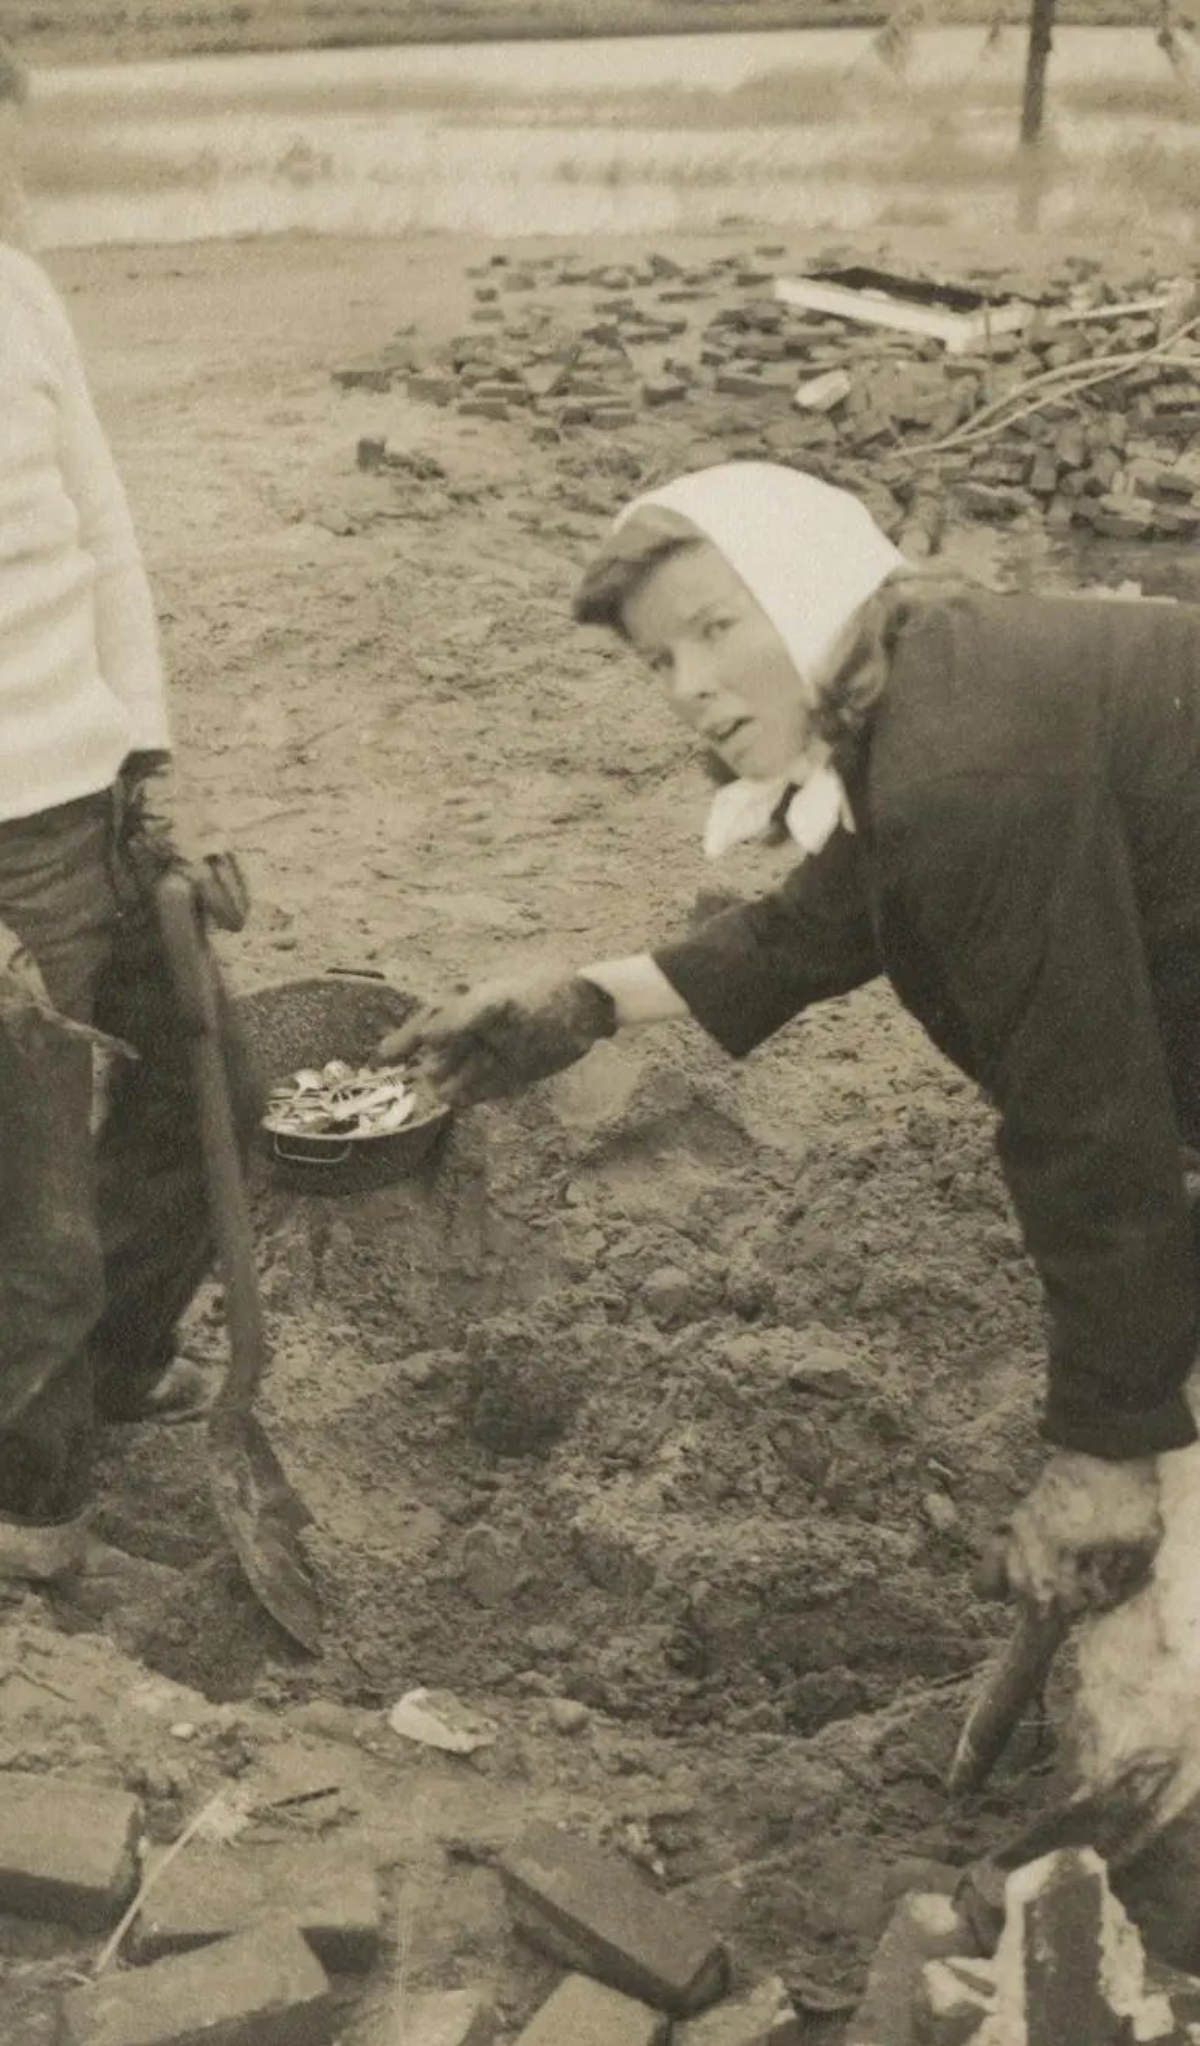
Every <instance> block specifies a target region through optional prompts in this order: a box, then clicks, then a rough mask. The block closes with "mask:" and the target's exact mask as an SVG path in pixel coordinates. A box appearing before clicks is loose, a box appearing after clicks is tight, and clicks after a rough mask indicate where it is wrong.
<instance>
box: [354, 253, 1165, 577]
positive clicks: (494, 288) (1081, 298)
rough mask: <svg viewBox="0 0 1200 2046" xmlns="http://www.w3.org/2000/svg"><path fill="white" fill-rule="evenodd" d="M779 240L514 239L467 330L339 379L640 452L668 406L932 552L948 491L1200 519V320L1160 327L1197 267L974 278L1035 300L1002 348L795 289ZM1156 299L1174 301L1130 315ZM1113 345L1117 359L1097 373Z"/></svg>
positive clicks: (1094, 517) (696, 432)
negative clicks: (557, 248) (857, 495)
mask: <svg viewBox="0 0 1200 2046" xmlns="http://www.w3.org/2000/svg"><path fill="white" fill-rule="evenodd" d="M782 254H783V251H782V250H781V249H780V248H778V247H775V246H760V247H759V248H757V249H756V250H755V251H754V253H753V255H752V256H751V257H749V258H747V257H745V256H738V255H724V256H720V257H717V258H715V259H713V260H711V261H708V262H705V263H703V264H700V265H696V266H694V267H684V266H683V265H681V264H679V263H676V262H674V261H672V259H671V258H670V257H668V256H665V255H662V254H657V253H654V254H650V255H648V256H646V257H645V258H644V259H642V260H639V261H638V262H637V263H635V264H629V265H626V266H623V267H615V266H600V267H597V266H595V265H589V264H587V263H586V262H585V261H582V260H579V259H577V258H572V257H570V256H561V255H555V256H549V257H543V258H536V259H530V260H528V261H524V262H515V263H514V262H510V261H509V259H508V258H507V257H504V256H496V257H493V259H492V261H491V263H490V264H487V265H484V266H477V267H476V268H475V269H473V270H472V271H471V272H470V273H469V274H470V275H471V276H472V278H473V279H474V280H475V281H474V295H475V301H476V303H475V307H474V311H473V315H472V324H471V328H470V329H469V331H467V332H464V333H462V334H460V335H458V336H456V337H454V338H453V339H452V340H451V341H450V342H449V343H448V344H446V345H445V346H444V347H443V348H441V349H439V350H437V351H435V352H434V353H432V354H427V353H425V352H423V351H422V350H421V349H420V347H419V345H418V344H417V343H416V342H415V341H414V340H413V338H412V337H411V336H407V335H402V336H399V337H398V338H397V340H396V341H395V342H394V343H393V344H391V345H390V346H389V347H388V348H387V349H385V350H384V351H383V353H382V354H381V355H380V356H379V357H378V358H377V359H372V360H371V361H369V362H366V363H360V364H357V365H351V366H349V367H347V368H345V369H342V370H339V371H337V372H335V375H336V378H337V381H338V382H340V383H342V384H343V385H352V384H359V385H365V386H367V387H368V388H373V389H379V390H383V389H388V388H390V387H391V386H393V385H402V386H406V388H407V390H408V392H409V394H410V395H411V396H412V397H414V398H416V399H419V400H422V401H425V402H427V403H430V404H433V405H437V406H442V407H453V408H454V409H455V410H457V411H458V412H459V413H461V414H464V415H466V416H468V417H478V418H484V419H492V420H501V421H504V420H507V421H516V422H518V423H520V424H522V425H524V427H525V428H526V430H527V432H528V435H529V438H530V440H531V441H532V442H534V443H536V444H540V445H544V446H546V447H548V448H550V449H553V448H554V447H556V446H558V445H560V444H561V443H563V442H570V441H572V440H575V439H577V438H578V437H580V436H587V437H588V439H589V440H591V441H593V442H594V437H595V435H597V434H603V435H605V436H614V435H619V436H621V437H622V439H624V440H627V441H629V442H630V444H632V445H633V446H634V447H635V448H636V447H637V446H638V444H639V437H640V436H641V435H643V434H644V433H645V431H646V429H648V428H649V427H650V426H651V425H653V429H654V433H655V436H656V440H657V443H658V444H660V445H661V444H663V443H664V440H665V444H666V445H667V447H668V449H669V451H670V452H671V453H674V452H675V445H674V442H678V443H679V444H680V446H681V447H682V448H684V449H686V445H687V437H688V436H689V435H690V437H691V438H692V439H693V440H701V439H703V440H705V441H707V442H710V443H711V442H712V441H714V440H715V441H717V442H720V443H722V444H723V445H724V446H725V447H726V448H727V450H728V452H729V453H730V454H731V455H744V454H762V455H765V456H768V457H770V458H772V459H774V460H778V461H785V462H790V463H793V464H794V465H796V466H798V467H803V468H808V469H812V470H815V471H816V472H817V473H819V474H822V475H825V476H827V477H828V478H829V479H830V480H832V481H836V482H843V483H846V484H847V485H849V486H850V487H853V488H857V489H859V490H860V491H861V492H863V493H864V494H866V495H867V496H868V497H869V499H870V501H871V503H872V509H873V510H874V511H875V512H876V515H877V516H878V517H879V518H880V519H881V522H882V523H883V524H884V525H885V527H886V528H887V530H888V531H889V532H891V533H892V534H893V535H894V536H896V537H899V538H900V539H901V541H902V544H903V545H904V546H905V548H906V551H908V552H910V553H912V554H914V555H916V556H923V555H926V554H928V553H930V552H932V551H934V550H935V549H936V548H937V546H938V544H939V539H940V534H941V530H942V525H943V521H944V518H945V516H946V511H947V508H948V501H949V507H950V508H952V509H954V508H956V509H958V510H959V511H960V512H965V513H967V514H969V515H971V516H974V517H977V518H981V519H985V520H988V521H993V522H1002V521H1007V520H1010V519H1012V518H1014V517H1015V516H1017V515H1020V514H1025V515H1027V516H1031V517H1035V518H1044V519H1045V521H1046V524H1047V525H1048V527H1049V528H1050V529H1051V530H1057V531H1065V530H1066V529H1067V528H1068V527H1070V526H1072V525H1083V526H1085V527H1087V528H1090V529H1091V530H1093V531H1095V532H1096V533H1098V534H1101V535H1105V536H1111V537H1119V538H1127V539H1135V538H1153V537H1164V538H1172V539H1186V538H1189V537H1190V536H1191V535H1192V534H1194V533H1195V531H1196V530H1197V528H1198V527H1200V334H1197V333H1195V332H1190V331H1189V332H1185V333H1184V334H1183V335H1182V336H1181V338H1180V339H1179V340H1178V341H1177V342H1176V343H1175V344H1174V345H1170V346H1165V347H1164V346H1162V345H1161V344H1162V343H1163V342H1164V341H1166V340H1167V338H1168V337H1169V335H1170V334H1172V333H1175V332H1177V331H1178V330H1179V329H1180V328H1181V327H1185V326H1186V324H1187V321H1188V318H1189V315H1190V313H1191V312H1194V310H1195V307H1194V306H1193V305H1192V303H1191V300H1190V297H1189V288H1188V287H1187V286H1186V284H1185V285H1184V286H1183V287H1182V290H1181V289H1180V287H1179V286H1178V283H1177V284H1176V286H1175V287H1174V288H1173V292H1168V290H1167V288H1166V287H1165V286H1163V285H1162V284H1161V283H1160V282H1159V281H1158V280H1156V279H1154V278H1153V277H1139V278H1133V279H1128V280H1122V284H1121V288H1120V291H1119V292H1118V291H1117V289H1116V288H1115V287H1114V286H1106V285H1104V284H1102V283H1100V282H1098V281H1097V280H1096V278H1095V277H1094V275H1092V274H1091V270H1090V266H1088V265H1086V264H1084V263H1081V262H1071V263H1068V264H1067V265H1065V266H1064V267H1063V268H1062V269H1061V270H1060V271H1058V272H1056V273H1055V274H1054V275H1053V276H1051V277H1049V278H1047V279H1045V280H1042V281H1040V282H1039V284H1038V286H1037V288H1036V289H1033V288H1031V286H1030V283H1029V280H1024V284H1023V283H1022V280H1021V279H1020V278H1018V277H1011V276H1005V277H1001V276H997V275H995V274H988V275H987V276H986V277H976V278H967V279H959V280H956V281H958V282H960V283H961V282H966V283H972V282H974V283H975V284H976V287H977V288H978V289H981V290H984V291H986V293H987V294H988V295H989V297H991V298H993V299H995V298H999V297H1003V296H1009V295H1011V296H1020V297H1024V298H1026V299H1027V300H1029V301H1031V302H1033V303H1035V304H1036V305H1037V308H1038V310H1037V312H1036V315H1035V317H1034V319H1033V322H1032V324H1031V325H1030V326H1029V327H1028V328H1026V330H1025V331H1024V332H1023V333H1022V334H1021V335H1019V336H1018V335H1013V334H996V335H994V336H993V337H992V339H991V342H990V345H989V347H988V350H987V353H986V354H984V353H979V354H969V355H951V354H948V353H947V352H946V351H945V349H944V347H943V345H942V343H941V342H940V341H939V340H936V339H926V338H923V337H920V336H912V335H904V334H897V333H893V332H891V331H889V330H886V329H882V328H864V327H863V326H860V325H858V324H856V323H853V322H849V321H844V320H841V319H839V318H835V317H832V316H830V315H827V314H820V313H816V312H812V311H809V310H807V309H804V308H800V307H794V306H788V305H785V304H783V303H782V302H781V301H780V300H779V299H778V298H776V297H775V296H774V289H773V288H774V282H775V277H776V275H777V273H778V272H779V271H780V269H781V268H782V266H781V264H780V260H779V259H780V258H781V257H782ZM1146 299H1150V300H1152V301H1160V302H1159V303H1151V304H1150V305H1149V306H1148V308H1147V309H1145V310H1131V311H1130V312H1128V313H1124V314H1121V313H1117V312H1115V311H1114V310H1113V308H1115V307H1116V306H1118V305H1121V304H1130V305H1132V306H1135V307H1140V306H1141V305H1142V304H1143V302H1144V301H1145V300H1146ZM1162 301H1165V302H1162ZM1155 350H1157V351H1158V352H1157V353H1154V352H1152V351H1155ZM1143 356H1144V357H1145V358H1146V359H1145V360H1141V359H1139V360H1137V361H1135V362H1130V361H1129V358H1141V357H1143ZM1109 358H1121V360H1122V368H1121V373H1120V374H1119V375H1115V374H1114V375H1110V376H1109V377H1108V378H1107V379H1106V380H1103V381H1101V380H1098V379H1099V378H1100V376H1101V373H1102V370H1103V368H1104V367H1108V366H1110V365H1109V362H1108V359H1109ZM1112 367H1114V368H1115V367H1116V365H1115V364H1114V365H1112ZM1033 379H1037V380H1039V381H1037V382H1036V383H1035V384H1034V385H1033V388H1029V386H1030V384H1031V380H1033ZM1089 379H1090V380H1091V381H1090V382H1088V384H1087V387H1086V388H1082V386H1083V385H1084V383H1085V380H1089ZM1077 387H1080V388H1077ZM671 427H675V428H676V429H677V431H676V433H675V435H674V440H673V439H672V435H671V433H670V431H667V433H666V434H665V436H664V429H670V428H671Z"/></svg>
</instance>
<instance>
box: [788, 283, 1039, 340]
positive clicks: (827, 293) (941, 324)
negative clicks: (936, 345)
mask: <svg viewBox="0 0 1200 2046" xmlns="http://www.w3.org/2000/svg"><path fill="white" fill-rule="evenodd" d="M775 296H776V298H777V299H780V300H782V302H783V304H784V305H795V306H803V307H805V308H806V309H807V310H808V311H809V312H814V313H832V314H833V315H834V316H835V317H836V318H838V319H841V320H856V321H858V322H859V323H860V324H861V325H863V326H867V327H891V328H893V329H894V330H895V332H897V333H899V334H924V335H925V336H926V338H928V339H931V340H934V341H940V342H942V343H943V345H944V347H945V348H946V351H947V353H948V354H950V355H965V354H966V353H967V352H968V350H970V349H975V348H979V347H980V346H983V347H986V346H987V337H988V335H989V334H1016V333H1020V331H1021V329H1022V328H1023V327H1027V326H1028V325H1029V322H1030V321H1031V320H1032V318H1033V307H1032V306H1028V305H1022V304H1017V303H1012V304H1007V305H996V306H982V307H981V308H980V309H979V311H978V312H971V313H953V312H947V311H945V310H944V309H942V308H940V307H938V306H924V305H910V304H906V303H905V302H904V301H903V300H902V299H897V298H892V297H890V296H889V295H888V294H887V293H886V292H883V291H878V292H876V291H851V290H849V289H848V288H847V287H846V286H845V285H844V284H824V283H822V282H821V281H820V280H819V279H818V278H815V277H777V278H776V280H775Z"/></svg>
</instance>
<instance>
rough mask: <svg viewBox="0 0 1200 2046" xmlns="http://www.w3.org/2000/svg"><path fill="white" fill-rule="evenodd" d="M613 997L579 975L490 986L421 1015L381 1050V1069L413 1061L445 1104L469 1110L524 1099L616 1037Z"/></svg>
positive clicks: (378, 1061) (465, 991) (459, 993)
mask: <svg viewBox="0 0 1200 2046" xmlns="http://www.w3.org/2000/svg"><path fill="white" fill-rule="evenodd" d="M616 1028H617V1016H616V1007H615V1004H614V1002H613V999H612V996H611V995H609V994H607V993H606V992H605V990H604V989H603V988H600V987H597V986H595V984H594V983H593V982H592V981H590V980H584V979H583V978H582V976H581V975H579V974H575V973H561V972H559V973H545V974H537V975H530V976H528V977H526V978H525V979H520V980H511V981H491V982H484V983H483V984H482V985H481V986H479V987H477V988H471V989H460V990H458V991H457V992H456V994H455V995H454V996H453V997H452V998H451V999H450V1000H448V1001H446V1002H443V1003H440V1004H438V1005H437V1006H435V1007H431V1008H427V1009H422V1010H420V1011H418V1013H417V1015H415V1016H414V1017H413V1018H412V1020H411V1021H410V1022H408V1023H406V1024H405V1025H404V1026H403V1028H402V1029H400V1030H393V1031H391V1032H390V1033H389V1034H388V1036H387V1037H385V1038H384V1039H383V1040H382V1042H381V1043H380V1044H378V1045H377V1046H376V1048H375V1051H374V1054H373V1057H374V1062H375V1064H376V1065H400V1064H402V1063H404V1061H406V1060H414V1061H415V1062H416V1063H417V1065H418V1066H419V1067H420V1070H421V1072H422V1073H423V1074H424V1076H425V1077H426V1078H427V1079H428V1081H429V1082H430V1084H431V1086H432V1087H433V1088H434V1091H435V1092H436V1093H437V1094H438V1096H439V1097H440V1099H441V1100H442V1101H444V1102H446V1103H448V1104H450V1105H451V1106H455V1107H466V1106H467V1105H468V1104H469V1103H470V1102H472V1101H497V1100H500V1099H502V1098H503V1096H505V1095H507V1094H518V1093H520V1091H521V1089H522V1088H524V1087H529V1086H532V1085H533V1083H534V1082H535V1081H537V1080H544V1079H546V1078H547V1077H548V1076H549V1075H550V1074H551V1073H558V1072H561V1071H562V1069H563V1068H564V1067H565V1066H570V1065H574V1063H575V1061H576V1059H581V1058H582V1057H583V1056H584V1053H585V1052H588V1051H590V1050H591V1048H592V1046H593V1045H594V1044H596V1043H597V1042H598V1041H599V1039H600V1038H602V1037H612V1036H614V1035H615V1033H616Z"/></svg>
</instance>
